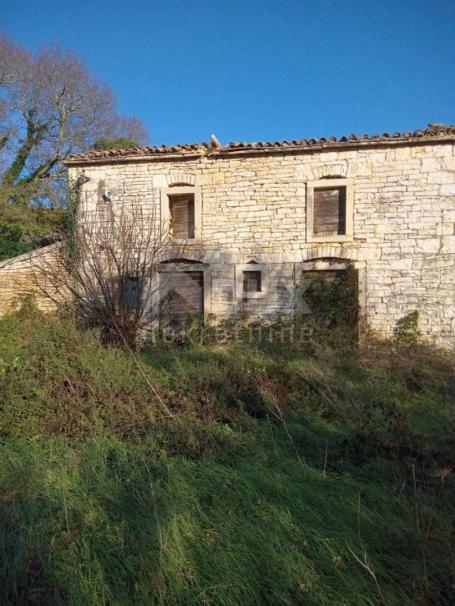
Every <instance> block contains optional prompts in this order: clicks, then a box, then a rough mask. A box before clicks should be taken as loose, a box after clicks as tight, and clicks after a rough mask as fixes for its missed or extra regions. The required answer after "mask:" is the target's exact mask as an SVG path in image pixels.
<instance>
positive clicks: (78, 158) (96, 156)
mask: <svg viewBox="0 0 455 606" xmlns="http://www.w3.org/2000/svg"><path fill="white" fill-rule="evenodd" d="M439 139H445V140H446V139H450V140H452V139H453V140H455V125H454V126H452V125H446V124H429V125H428V126H427V128H425V129H418V130H415V131H413V132H411V131H406V132H402V133H401V132H395V133H393V134H390V133H382V135H379V134H377V133H375V134H372V135H368V134H363V135H356V134H351V135H349V136H343V137H338V138H337V137H335V136H332V137H321V138H320V139H315V138H312V139H300V140H296V139H294V140H292V141H273V142H270V141H259V142H255V143H251V142H250V143H247V142H245V141H240V142H231V143H227V144H226V145H222V146H220V147H215V148H214V147H213V146H211V145H210V143H207V142H205V141H203V142H201V143H190V144H183V145H160V146H147V147H138V148H131V149H107V150H102V151H97V150H93V151H88V152H85V153H78V154H73V155H72V156H69V158H68V159H67V160H66V162H67V163H68V164H78V163H90V162H91V161H95V162H99V161H102V160H103V159H107V160H108V161H109V160H110V159H111V158H112V159H115V158H119V159H123V158H135V157H137V158H139V157H141V158H147V157H160V156H165V155H169V156H172V155H177V156H179V157H182V158H183V157H185V156H195V155H196V156H204V155H212V156H217V155H218V156H222V155H225V154H236V153H238V152H241V151H245V152H249V151H256V152H257V153H259V152H262V153H264V152H274V151H283V152H293V151H300V150H301V151H305V150H307V149H308V150H311V148H312V147H317V148H330V147H337V148H340V147H349V146H356V145H365V144H366V145H368V144H373V145H374V144H381V143H387V142H388V141H390V140H394V141H403V142H407V141H412V140H416V141H417V140H419V141H421V140H428V141H429V142H437V141H438V140H439Z"/></svg>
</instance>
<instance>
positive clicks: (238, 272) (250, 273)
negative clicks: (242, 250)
mask: <svg viewBox="0 0 455 606" xmlns="http://www.w3.org/2000/svg"><path fill="white" fill-rule="evenodd" d="M268 287H269V276H268V272H267V265H263V264H260V263H255V262H250V263H244V264H243V265H236V267H235V296H236V298H237V299H259V298H261V297H265V296H266V295H267V292H268Z"/></svg>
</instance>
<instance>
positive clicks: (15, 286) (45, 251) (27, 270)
mask: <svg viewBox="0 0 455 606" xmlns="http://www.w3.org/2000/svg"><path fill="white" fill-rule="evenodd" d="M53 249H54V247H53V246H46V247H44V248H42V249H40V250H38V251H35V252H32V253H25V254H23V255H19V256H18V257H14V258H12V259H8V260H6V261H3V262H2V263H0V316H1V315H3V314H5V313H7V312H8V311H12V310H14V309H17V308H18V307H20V306H21V304H22V303H23V301H24V300H25V299H26V298H28V297H30V296H32V297H33V300H34V301H35V303H36V305H37V306H38V308H39V309H42V310H43V311H52V310H54V309H55V305H54V304H53V302H52V300H51V298H49V297H47V296H46V295H45V292H46V284H45V280H43V277H42V275H41V274H42V273H43V272H42V271H40V269H39V268H44V267H45V266H47V265H48V263H49V260H50V259H52V255H53ZM44 257H46V259H44Z"/></svg>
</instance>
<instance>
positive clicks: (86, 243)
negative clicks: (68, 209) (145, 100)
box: [32, 190, 186, 348]
mask: <svg viewBox="0 0 455 606" xmlns="http://www.w3.org/2000/svg"><path fill="white" fill-rule="evenodd" d="M73 191H74V190H73ZM78 206H79V204H78ZM90 206H92V207H93V210H87V209H86V208H87V207H90ZM156 208H157V207H156V205H154V204H151V205H144V204H143V201H142V200H139V199H138V200H132V199H131V197H128V199H127V200H123V201H117V202H116V204H115V205H111V204H108V203H106V204H102V205H100V204H95V205H90V204H82V207H81V206H79V208H78V211H77V212H76V213H75V215H74V217H73V219H72V221H70V222H69V223H68V225H67V226H66V233H65V236H64V238H63V239H62V241H61V242H60V243H58V244H56V245H54V247H53V248H52V249H51V250H50V251H49V254H47V255H38V256H35V257H32V263H33V273H34V278H35V283H36V286H37V287H38V288H39V289H40V290H41V292H42V293H44V294H45V295H46V297H48V298H50V299H51V300H52V301H53V302H54V304H55V305H56V306H57V308H63V307H67V306H68V304H73V305H75V307H76V311H77V313H78V315H79V317H81V318H82V319H84V320H85V321H86V322H87V323H88V324H89V325H91V326H95V327H97V328H98V329H99V330H100V332H101V334H102V337H103V339H104V340H105V341H106V342H110V343H120V344H123V345H126V346H127V347H129V348H136V347H137V346H138V344H139V342H140V340H141V337H142V336H143V335H144V333H145V331H146V330H147V329H148V328H150V327H151V326H152V325H153V323H154V322H155V321H156V320H157V318H158V315H159V312H160V308H159V289H160V286H161V288H162V287H163V283H162V282H161V284H160V280H159V276H158V273H159V269H160V267H161V264H162V263H163V262H170V263H172V262H173V260H177V259H178V260H181V259H183V257H184V251H185V247H186V244H185V243H179V244H176V243H175V242H174V241H173V240H172V239H171V238H170V236H169V230H168V227H167V226H166V225H164V224H163V222H162V221H161V220H160V217H159V211H158V210H157V209H156ZM179 269H180V270H182V265H180V267H179Z"/></svg>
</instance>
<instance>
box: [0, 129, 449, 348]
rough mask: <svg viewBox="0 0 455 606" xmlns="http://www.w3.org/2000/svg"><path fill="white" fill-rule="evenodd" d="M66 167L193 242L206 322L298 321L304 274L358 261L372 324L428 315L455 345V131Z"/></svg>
mask: <svg viewBox="0 0 455 606" xmlns="http://www.w3.org/2000/svg"><path fill="white" fill-rule="evenodd" d="M67 166H68V170H69V176H70V179H71V180H73V181H75V180H77V179H78V178H79V177H81V175H83V176H84V182H85V183H84V185H83V190H84V193H85V198H84V199H85V200H91V202H90V204H93V205H106V204H108V205H112V206H113V207H115V205H116V203H119V201H120V199H122V203H123V202H124V200H125V197H126V198H128V196H131V197H133V196H136V197H138V196H140V198H141V200H142V201H143V202H142V203H143V204H144V205H145V206H150V208H153V209H154V210H155V211H156V212H157V213H159V215H160V217H161V219H162V220H163V221H164V222H166V223H167V224H168V226H169V229H170V231H171V233H172V235H173V237H174V238H175V239H176V240H183V239H184V240H185V241H186V242H187V246H186V250H185V259H186V262H187V264H186V265H185V266H184V269H182V271H183V272H185V274H186V278H187V280H186V289H187V291H188V292H189V294H188V297H189V299H190V301H191V304H192V305H193V307H194V309H195V310H196V311H198V312H200V313H201V314H202V315H203V317H204V318H205V320H207V321H208V320H211V319H213V320H215V321H216V319H217V318H221V317H238V318H244V319H245V318H246V319H248V320H251V319H256V318H259V319H263V320H273V319H274V318H276V317H277V316H280V315H287V316H293V315H294V314H295V313H296V310H297V308H298V306H299V305H300V295H299V292H300V291H299V288H300V285H301V280H302V275H304V272H325V273H326V275H327V273H330V272H333V275H336V274H337V272H338V273H339V272H343V271H345V270H346V269H347V267H348V266H349V267H353V268H355V270H356V276H357V278H356V279H357V280H358V285H357V286H358V288H357V293H358V294H357V296H358V303H359V310H360V311H359V314H360V317H359V319H360V323H359V325H360V326H361V327H362V328H363V329H368V330H370V331H373V332H375V333H377V334H380V335H382V336H386V337H387V336H391V335H392V334H393V332H394V330H395V327H396V324H397V322H398V321H399V320H400V319H401V318H402V317H404V316H405V315H406V314H409V313H410V312H413V311H415V310H418V311H419V330H420V332H421V334H422V336H423V337H424V338H426V339H427V340H431V341H433V342H436V343H437V344H439V345H443V346H448V347H453V345H454V344H455V281H454V277H455V126H444V125H429V126H428V127H427V128H426V129H424V130H418V131H415V132H405V133H394V134H387V133H384V134H382V135H372V136H368V135H363V136H356V135H351V136H349V137H341V138H338V139H337V138H335V137H332V138H329V139H324V138H322V139H318V140H317V139H311V140H305V139H303V140H299V141H281V142H271V143H268V142H264V143H243V142H242V143H230V144H228V145H221V144H219V142H218V141H217V139H216V138H215V137H212V141H211V143H201V144H193V145H175V146H161V147H145V148H141V149H128V150H110V151H91V152H88V153H85V154H76V155H74V156H72V157H71V158H70V159H69V160H68V161H67ZM120 192H123V193H122V195H121V194H120ZM182 267H183V266H182ZM164 271H166V270H165V268H164V267H163V272H164ZM173 271H176V272H178V270H175V268H174V269H173ZM1 274H2V270H0V281H1ZM168 277H169V276H168ZM175 277H176V278H178V276H175ZM193 283H194V292H190V291H191V290H192V289H191V284H193ZM201 293H202V294H201ZM0 303H1V301H0Z"/></svg>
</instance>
